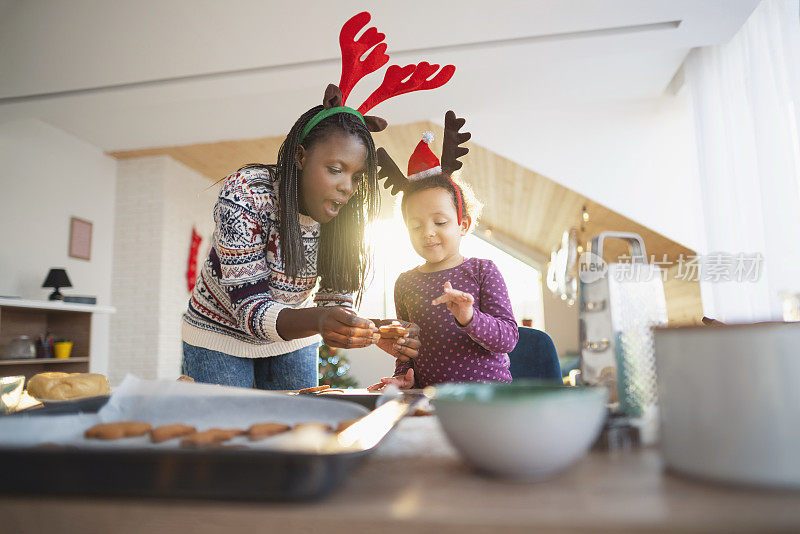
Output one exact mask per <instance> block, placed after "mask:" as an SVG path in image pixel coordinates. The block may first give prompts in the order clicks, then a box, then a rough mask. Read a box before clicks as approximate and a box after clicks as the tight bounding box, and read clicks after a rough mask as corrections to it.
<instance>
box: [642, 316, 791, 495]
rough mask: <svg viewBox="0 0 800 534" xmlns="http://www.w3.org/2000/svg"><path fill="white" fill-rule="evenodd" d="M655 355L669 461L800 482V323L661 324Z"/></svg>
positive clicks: (741, 476)
mask: <svg viewBox="0 0 800 534" xmlns="http://www.w3.org/2000/svg"><path fill="white" fill-rule="evenodd" d="M655 355H656V367H657V377H658V384H659V402H660V406H661V408H660V413H661V451H662V454H663V455H664V460H665V463H666V465H667V466H668V467H670V468H671V469H673V470H676V471H679V472H683V473H686V474H689V475H693V476H699V477H703V478H708V479H715V480H720V481H726V482H737V483H745V484H756V485H766V486H777V487H790V488H800V387H798V385H797V384H798V379H800V323H762V324H752V325H739V326H703V327H686V328H672V329H656V331H655Z"/></svg>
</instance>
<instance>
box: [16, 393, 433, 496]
mask: <svg viewBox="0 0 800 534" xmlns="http://www.w3.org/2000/svg"><path fill="white" fill-rule="evenodd" d="M310 400H312V402H313V401H314V399H310ZM258 401H259V399H258V398H252V400H248V402H258ZM421 401H422V396H419V395H404V396H403V397H402V398H399V399H394V400H391V401H389V402H386V403H384V404H383V405H381V406H380V407H379V408H378V409H376V410H374V411H372V412H369V413H367V415H365V416H363V417H362V418H361V419H359V420H358V422H357V423H356V424H354V425H353V426H351V427H349V428H348V429H347V430H345V431H344V432H342V433H340V434H338V435H333V434H330V435H328V437H327V438H325V440H326V441H325V443H326V444H327V445H326V446H325V447H323V448H320V450H321V451H324V452H317V451H316V450H312V451H307V450H291V448H290V449H288V450H286V449H273V448H233V447H231V448H225V447H224V446H223V447H221V448H217V449H199V450H192V449H181V448H178V447H177V446H172V447H168V448H148V447H143V446H142V447H141V448H135V447H136V446H135V445H134V446H131V447H116V448H104V447H103V446H101V445H102V444H98V446H97V447H89V446H81V445H78V446H74V445H70V444H69V443H67V444H62V445H60V446H55V447H35V446H34V447H31V446H25V447H22V446H19V445H14V444H13V443H12V444H10V445H8V444H7V445H6V446H2V447H0V473H2V475H3V484H2V485H0V494H9V495H20V494H35V495H41V494H50V495H101V496H118V497H152V498H177V499H185V498H202V499H222V500H228V499H229V500H259V501H306V500H313V499H319V498H321V497H323V496H325V495H326V494H328V493H330V492H331V491H332V490H333V489H334V488H336V487H337V486H338V485H340V484H341V483H342V481H343V480H344V479H345V478H346V477H347V475H348V474H349V473H350V472H351V471H352V470H353V469H354V468H355V467H356V466H357V465H358V464H359V463H361V462H362V461H363V460H364V459H365V458H366V457H367V456H368V455H369V454H370V453H371V452H372V451H373V450H374V448H375V446H376V445H377V444H378V443H379V442H380V441H381V440H382V439H383V438H384V437H385V436H386V435H387V434H388V433H389V432H390V431H391V430H392V429H393V428H394V426H395V425H396V424H397V422H399V421H400V419H402V418H403V417H404V416H405V415H406V414H408V413H413V410H414V409H415V408H416V406H417V405H418V404H419V402H421ZM354 408H355V407H354ZM42 409H44V408H42ZM40 410H41V409H40ZM360 410H363V408H360ZM37 411H39V410H32V411H31V412H28V414H29V415H32V414H33V412H37ZM361 413H364V412H361ZM19 415H20V416H22V415H24V412H23V413H22V414H19ZM7 417H9V418H10V419H11V418H13V419H17V417H16V416H15V415H11V416H7ZM67 417H75V418H86V417H90V418H91V417H93V416H91V415H74V416H67ZM4 419H5V418H4ZM35 419H38V417H36V418H35ZM144 420H147V419H144ZM6 421H8V422H9V423H11V420H9V419H6ZM14 424H15V425H27V422H24V421H22V420H18V421H17V422H16V423H14ZM47 425H48V427H49V425H50V423H47ZM68 426H70V428H72V424H71V423H70V424H69V425H68ZM7 428H13V426H11V427H7ZM343 438H347V439H345V440H344V441H343ZM131 439H138V438H131ZM270 439H272V438H270ZM256 446H257V445H256Z"/></svg>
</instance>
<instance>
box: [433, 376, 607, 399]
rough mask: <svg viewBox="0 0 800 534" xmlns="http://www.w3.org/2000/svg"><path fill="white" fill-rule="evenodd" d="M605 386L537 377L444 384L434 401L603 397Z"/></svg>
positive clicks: (438, 387)
mask: <svg viewBox="0 0 800 534" xmlns="http://www.w3.org/2000/svg"><path fill="white" fill-rule="evenodd" d="M606 394H607V392H606V390H605V388H598V387H588V386H563V385H560V384H557V383H553V382H546V381H538V380H515V381H514V382H512V383H510V384H494V383H493V384H478V383H465V384H443V385H441V386H436V387H435V388H434V392H433V398H434V400H455V401H478V402H490V401H513V400H524V399H530V398H531V397H540V396H553V395H561V396H576V395H578V396H590V397H591V396H599V397H603V398H605V396H606Z"/></svg>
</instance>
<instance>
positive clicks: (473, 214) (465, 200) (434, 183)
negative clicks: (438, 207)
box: [400, 174, 483, 232]
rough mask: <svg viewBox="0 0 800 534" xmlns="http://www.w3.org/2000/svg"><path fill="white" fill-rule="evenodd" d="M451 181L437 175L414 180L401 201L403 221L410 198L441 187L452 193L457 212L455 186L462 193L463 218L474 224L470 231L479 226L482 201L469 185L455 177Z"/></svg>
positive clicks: (445, 176)
mask: <svg viewBox="0 0 800 534" xmlns="http://www.w3.org/2000/svg"><path fill="white" fill-rule="evenodd" d="M450 179H451V178H450V177H448V176H447V175H446V174H436V175H433V176H428V177H425V178H422V179H421V180H414V181H413V182H411V183H409V184H408V186H407V187H406V188H405V190H403V200H402V201H400V211H401V212H402V213H403V220H405V219H406V207H407V205H408V199H409V198H411V197H412V196H413V195H414V194H415V193H419V192H420V191H424V190H426V189H436V188H438V187H441V188H442V189H445V190H446V191H448V192H449V193H450V196H451V197H452V198H453V206H454V207H455V208H456V211H458V196H457V195H456V191H455V189H454V186H455V187H458V189H459V192H460V193H461V214H462V217H469V218H470V219H471V220H472V223H471V224H470V226H469V231H470V232H471V231H472V229H473V228H475V227H476V226H477V225H478V218H479V217H480V216H481V210H482V209H483V204H482V203H481V201H480V200H478V198H477V197H476V196H475V193H474V192H473V191H472V188H471V187H470V186H469V185H468V184H467V183H465V182H463V181H461V180H460V179H459V178H457V177H455V176H453V177H452V180H453V181H452V182H451V181H450Z"/></svg>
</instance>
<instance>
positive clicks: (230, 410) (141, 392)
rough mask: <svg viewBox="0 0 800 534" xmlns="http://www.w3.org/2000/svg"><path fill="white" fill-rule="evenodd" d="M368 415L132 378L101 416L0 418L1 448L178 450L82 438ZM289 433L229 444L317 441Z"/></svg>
mask: <svg viewBox="0 0 800 534" xmlns="http://www.w3.org/2000/svg"><path fill="white" fill-rule="evenodd" d="M367 412H368V411H367V409H366V408H364V407H362V406H359V405H356V404H353V403H348V402H341V401H335V400H328V399H324V398H316V397H313V398H309V397H301V396H287V395H282V394H278V393H270V392H265V391H260V390H252V389H243V388H233V387H223V386H214V385H209V384H197V383H191V382H176V381H172V380H141V379H138V378H136V377H133V376H130V375H129V376H127V377H126V378H125V380H124V381H123V382H122V384H121V385H120V386H119V387H118V388H115V389H114V391H113V393H112V394H111V398H110V399H109V401H108V403H107V404H106V405H105V406H104V407H103V408H102V409H101V410H100V411H99V412H98V413H97V414H81V415H53V416H35V417H34V416H28V417H25V416H18V417H14V418H3V419H0V447H9V446H35V445H39V444H42V443H54V444H57V445H74V446H77V447H80V448H89V447H91V448H109V447H122V448H127V449H130V448H143V447H146V448H160V449H163V448H177V447H178V446H179V440H170V441H167V442H164V443H160V444H153V443H151V442H150V438H149V436H141V437H135V438H124V439H120V440H113V441H101V440H91V439H86V438H84V437H83V433H84V431H85V430H86V429H87V428H89V427H91V426H93V425H95V424H97V423H109V422H114V421H143V422H147V423H150V424H151V425H153V427H156V426H159V425H166V424H173V423H183V424H187V425H191V426H195V427H197V429H198V430H201V431H202V430H207V429H210V428H226V429H230V428H238V429H242V430H247V428H249V427H250V426H251V425H253V424H256V423H264V422H276V423H284V424H288V425H296V424H297V423H306V422H315V423H325V424H328V425H331V426H333V427H336V425H338V423H340V422H342V421H347V420H353V419H359V418H361V417H363V416H364V415H366V414H367ZM291 434H292V435H291V436H285V437H283V436H280V435H279V436H275V437H274V438H269V439H266V440H263V441H255V442H252V441H250V440H248V439H247V437H245V436H239V437H235V438H233V439H232V440H230V441H227V442H226V445H243V446H246V447H249V448H267V449H270V448H285V447H287V446H288V447H290V448H297V446H300V445H302V446H301V447H300V448H303V449H308V448H309V446H310V443H311V442H312V441H313V439H312V440H309V439H301V441H302V443H297V442H296V441H297V440H298V438H304V437H305V438H309V437H310V438H313V436H309V435H308V434H306V435H305V436H303V434H302V433H300V435H299V436H298V433H297V432H292V433H291ZM293 440H294V442H293ZM311 448H313V447H311Z"/></svg>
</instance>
